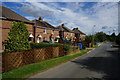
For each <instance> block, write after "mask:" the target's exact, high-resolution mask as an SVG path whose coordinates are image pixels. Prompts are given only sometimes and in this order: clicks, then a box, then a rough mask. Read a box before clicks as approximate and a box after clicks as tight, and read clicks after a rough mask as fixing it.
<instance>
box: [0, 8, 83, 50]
mask: <svg viewBox="0 0 120 80" xmlns="http://www.w3.org/2000/svg"><path fill="white" fill-rule="evenodd" d="M0 8H2V11H1V10H0V12H1V13H2V16H1V17H0V23H1V24H2V25H1V26H0V31H1V33H2V34H0V38H1V39H0V51H2V50H4V43H5V41H6V40H7V39H8V32H9V31H10V28H11V26H12V23H13V21H16V22H24V23H25V25H26V26H27V29H28V31H29V42H34V43H41V42H43V41H51V42H52V43H58V42H59V41H58V40H59V38H61V39H63V40H64V39H66V40H71V41H79V40H80V39H83V38H84V37H85V34H84V33H83V32H81V31H80V30H70V29H69V28H67V27H66V26H65V25H64V24H61V25H60V26H57V27H54V26H52V25H51V24H49V23H47V22H46V21H43V20H42V18H41V17H39V18H38V19H35V20H33V21H30V20H28V19H26V18H25V17H23V16H21V15H19V14H17V13H16V12H14V11H12V10H10V9H8V8H6V7H3V6H0Z"/></svg>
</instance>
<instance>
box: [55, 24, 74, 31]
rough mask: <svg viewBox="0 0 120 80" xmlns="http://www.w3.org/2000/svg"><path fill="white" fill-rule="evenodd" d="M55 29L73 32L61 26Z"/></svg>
mask: <svg viewBox="0 0 120 80" xmlns="http://www.w3.org/2000/svg"><path fill="white" fill-rule="evenodd" d="M56 28H57V29H60V30H63V31H65V32H73V31H72V30H70V29H69V28H67V27H66V26H64V25H63V26H62V25H60V26H58V27H56Z"/></svg>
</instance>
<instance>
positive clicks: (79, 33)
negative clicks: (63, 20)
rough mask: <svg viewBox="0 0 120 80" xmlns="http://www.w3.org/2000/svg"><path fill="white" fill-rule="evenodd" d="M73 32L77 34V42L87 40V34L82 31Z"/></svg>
mask: <svg viewBox="0 0 120 80" xmlns="http://www.w3.org/2000/svg"><path fill="white" fill-rule="evenodd" d="M72 31H74V33H75V42H80V41H82V40H84V39H85V36H86V34H85V33H83V32H82V31H80V30H78V29H75V30H72Z"/></svg>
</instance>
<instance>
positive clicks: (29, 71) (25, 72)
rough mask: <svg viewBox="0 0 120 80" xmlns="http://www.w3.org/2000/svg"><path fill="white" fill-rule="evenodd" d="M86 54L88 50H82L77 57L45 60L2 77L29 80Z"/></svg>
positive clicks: (6, 73) (4, 74)
mask: <svg viewBox="0 0 120 80" xmlns="http://www.w3.org/2000/svg"><path fill="white" fill-rule="evenodd" d="M86 53H87V50H82V51H81V53H78V54H75V55H70V56H63V57H58V58H54V59H49V60H45V61H42V62H38V63H34V64H29V65H25V66H23V67H20V68H17V69H14V70H11V71H9V72H5V73H3V74H2V77H3V79H5V78H12V80H13V79H14V80H15V79H17V78H27V77H29V76H31V75H33V74H36V73H39V72H42V71H45V70H48V69H50V68H53V67H55V66H57V65H60V64H62V63H65V62H67V61H70V60H72V59H75V58H76V57H79V56H81V55H83V54H86Z"/></svg>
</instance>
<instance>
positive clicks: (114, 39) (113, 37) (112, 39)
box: [110, 33, 116, 42]
mask: <svg viewBox="0 0 120 80" xmlns="http://www.w3.org/2000/svg"><path fill="white" fill-rule="evenodd" d="M110 41H112V42H115V41H116V35H115V33H112V35H110Z"/></svg>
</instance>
